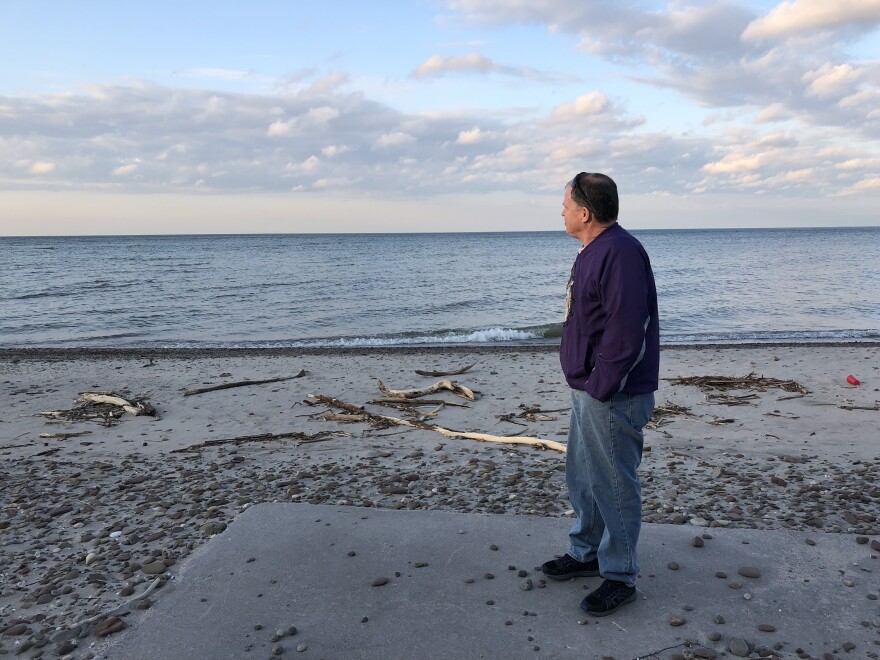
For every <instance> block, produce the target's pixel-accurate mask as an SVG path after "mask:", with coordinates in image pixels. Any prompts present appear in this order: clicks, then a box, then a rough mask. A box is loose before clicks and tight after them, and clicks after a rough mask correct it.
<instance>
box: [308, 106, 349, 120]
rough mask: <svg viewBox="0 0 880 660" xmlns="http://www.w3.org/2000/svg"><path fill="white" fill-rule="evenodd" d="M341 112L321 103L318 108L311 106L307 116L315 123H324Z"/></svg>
mask: <svg viewBox="0 0 880 660" xmlns="http://www.w3.org/2000/svg"><path fill="white" fill-rule="evenodd" d="M340 114H341V113H340V112H339V109H338V108H331V107H329V106H326V105H322V106H321V107H320V108H312V109H311V110H309V112H308V118H309V119H310V120H311V121H312V122H313V123H315V124H326V123H327V122H328V121H330V120H331V119H336V118H337V117H339V115H340Z"/></svg>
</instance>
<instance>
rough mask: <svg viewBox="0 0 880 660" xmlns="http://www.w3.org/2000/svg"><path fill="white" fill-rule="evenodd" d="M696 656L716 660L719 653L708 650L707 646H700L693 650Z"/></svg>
mask: <svg viewBox="0 0 880 660" xmlns="http://www.w3.org/2000/svg"><path fill="white" fill-rule="evenodd" d="M693 651H694V655H695V656H696V657H698V658H708V659H709V660H714V658H717V657H718V652H717V651H715V650H714V649H710V648H706V647H705V646H698V647H697V648H695V649H693Z"/></svg>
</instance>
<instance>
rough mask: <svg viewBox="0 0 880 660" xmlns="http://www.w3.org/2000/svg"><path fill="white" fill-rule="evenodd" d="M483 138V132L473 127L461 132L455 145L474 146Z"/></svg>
mask: <svg viewBox="0 0 880 660" xmlns="http://www.w3.org/2000/svg"><path fill="white" fill-rule="evenodd" d="M483 137H484V135H483V132H482V131H481V130H480V129H479V127H478V126H474V128H472V129H471V130H469V131H461V132H460V133H459V134H458V137H457V138H456V140H455V143H456V144H476V143H477V142H479V141H480V140H482V139H483Z"/></svg>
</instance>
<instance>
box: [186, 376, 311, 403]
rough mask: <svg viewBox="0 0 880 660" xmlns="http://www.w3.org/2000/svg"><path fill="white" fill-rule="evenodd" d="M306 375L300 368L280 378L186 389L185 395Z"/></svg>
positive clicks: (262, 383)
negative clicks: (294, 373)
mask: <svg viewBox="0 0 880 660" xmlns="http://www.w3.org/2000/svg"><path fill="white" fill-rule="evenodd" d="M305 375H306V370H305V369H300V371H299V373H298V374H296V375H295V376H282V377H280V378H267V379H265V380H239V381H236V382H234V383H222V384H220V385H212V386H211V387H199V388H197V389H194V390H186V392H184V393H183V396H192V395H193V394H204V393H205V392H215V391H217V390H228V389H230V388H232V387H245V386H247V385H265V384H266V383H280V382H281V381H283V380H293V379H294V378H302V377H303V376H305Z"/></svg>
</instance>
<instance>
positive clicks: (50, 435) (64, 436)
mask: <svg viewBox="0 0 880 660" xmlns="http://www.w3.org/2000/svg"><path fill="white" fill-rule="evenodd" d="M90 434H91V431H76V432H73V433H40V437H41V438H54V439H57V440H67V439H68V438H78V437H79V436H81V435H90Z"/></svg>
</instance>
